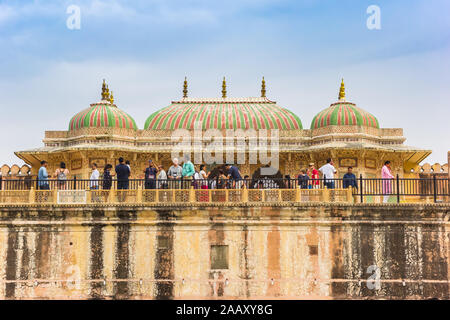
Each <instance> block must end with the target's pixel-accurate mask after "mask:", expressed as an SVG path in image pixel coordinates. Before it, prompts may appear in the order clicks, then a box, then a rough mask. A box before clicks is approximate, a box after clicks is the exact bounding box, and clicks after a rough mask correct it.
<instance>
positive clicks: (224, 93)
mask: <svg viewBox="0 0 450 320" xmlns="http://www.w3.org/2000/svg"><path fill="white" fill-rule="evenodd" d="M226 97H227V83H226V81H225V77H223V81H222V98H224V99H225V98H226Z"/></svg>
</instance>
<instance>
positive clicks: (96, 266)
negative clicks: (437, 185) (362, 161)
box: [0, 204, 450, 299]
mask: <svg viewBox="0 0 450 320" xmlns="http://www.w3.org/2000/svg"><path fill="white" fill-rule="evenodd" d="M449 211H450V205H449V204H430V205H428V204H427V205H417V204H416V205H412V204H411V205H410V204H400V205H390V204H388V205H369V204H366V205H347V204H302V205H291V206H289V207H286V206H285V207H281V206H270V207H268V206H263V205H262V206H249V205H239V206H236V207H224V206H220V205H215V206H213V205H212V206H209V207H208V206H202V207H195V206H189V205H188V204H187V205H186V206H184V207H177V208H175V207H170V206H159V207H158V206H155V207H144V206H136V205H135V206H95V205H92V206H86V205H85V206H53V205H48V206H38V205H26V206H25V205H24V206H19V205H16V206H11V205H9V206H6V205H4V206H0V299H42V298H51V299H58V298H59V299H61V298H62V299H80V298H81V299H89V298H102V299H110V298H118V299H155V298H156V299H177V298H188V299H189V298H202V299H203V298H206V299H216V298H249V299H256V298H286V299H297V298H320V299H322V298H324V299H346V298H362V299H366V298H369V299H373V298H394V299H397V298H412V299H420V298H439V299H449V298H450V297H449V282H448V281H449V272H450V258H449V250H450V247H449V233H450V223H449ZM371 266H373V267H371ZM368 268H372V269H369V272H368ZM377 268H378V269H377ZM374 272H375V273H374ZM377 273H379V275H380V282H376V283H369V287H370V286H371V285H372V289H370V288H369V287H368V284H367V279H368V278H369V277H370V276H371V275H372V277H373V274H375V275H376V274H377ZM378 283H379V284H380V286H379V287H377V284H378Z"/></svg>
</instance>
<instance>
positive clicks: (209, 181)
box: [38, 156, 394, 202]
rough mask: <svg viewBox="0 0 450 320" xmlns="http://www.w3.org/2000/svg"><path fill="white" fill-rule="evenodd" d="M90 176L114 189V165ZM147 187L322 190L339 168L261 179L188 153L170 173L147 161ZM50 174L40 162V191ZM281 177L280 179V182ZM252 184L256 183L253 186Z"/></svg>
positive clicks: (350, 182) (127, 170) (61, 172)
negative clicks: (198, 161) (213, 166)
mask: <svg viewBox="0 0 450 320" xmlns="http://www.w3.org/2000/svg"><path fill="white" fill-rule="evenodd" d="M118 162H119V163H118V164H117V165H116V167H115V168H114V171H115V176H116V180H117V189H118V190H127V189H129V187H130V175H131V167H130V162H129V161H125V160H124V159H123V158H119V159H118ZM91 169H92V172H91V175H90V179H89V188H90V189H93V190H95V189H100V187H101V188H102V189H106V190H108V189H111V187H112V184H113V175H112V174H111V171H112V170H113V166H112V165H111V164H106V165H105V167H104V169H103V173H102V174H100V171H99V170H98V166H97V164H96V163H92V165H91ZM143 173H144V187H145V189H180V188H181V189H188V188H190V187H194V188H196V189H240V188H242V187H244V186H245V187H247V188H249V187H257V188H261V189H276V188H293V187H298V188H301V189H320V188H323V187H326V188H328V189H334V188H335V187H336V185H335V184H336V178H335V175H336V174H337V170H336V168H335V166H334V163H333V160H332V159H327V161H326V164H325V165H323V166H322V167H320V168H319V169H316V168H315V164H314V163H310V164H309V166H308V168H305V169H301V170H300V174H299V175H298V176H297V179H296V180H297V181H295V180H293V179H291V177H290V176H285V178H284V179H277V178H268V177H267V176H264V177H263V176H261V177H258V178H256V179H255V178H254V177H252V179H249V176H244V177H242V175H241V172H240V171H239V168H238V167H237V166H234V165H231V164H227V165H225V166H224V167H222V168H219V169H216V170H215V172H214V170H213V171H211V172H207V170H206V165H205V164H201V165H200V166H198V167H197V166H195V165H194V164H193V163H192V162H191V161H190V158H189V156H185V157H184V158H183V161H182V164H180V163H179V160H178V159H177V158H175V159H173V160H172V165H171V166H170V167H169V169H168V170H167V172H166V171H165V169H164V167H163V166H162V165H155V163H154V162H153V161H152V160H149V161H148V167H147V168H146V169H145V170H144V172H143ZM68 176H69V170H68V169H67V168H66V164H65V163H64V162H61V164H60V167H59V168H58V169H56V171H55V174H54V177H55V179H56V185H57V188H58V189H66V188H67V187H68V186H67V182H68ZM381 176H382V178H383V180H382V189H383V194H384V195H385V197H384V202H387V201H388V200H387V199H388V198H389V194H391V193H392V183H391V180H392V179H393V178H394V176H393V175H392V173H391V169H390V161H386V162H385V164H384V166H383V168H382V170H381ZM49 178H50V176H49V174H48V172H47V162H46V161H42V162H41V168H40V169H39V173H38V187H39V189H41V190H49V189H50V185H49ZM279 180H281V181H279ZM252 184H253V185H252ZM342 187H343V188H345V189H346V188H349V187H352V188H354V189H356V190H357V189H358V182H357V179H356V176H355V174H354V173H353V168H352V167H348V168H347V172H346V173H345V174H344V175H343V178H342Z"/></svg>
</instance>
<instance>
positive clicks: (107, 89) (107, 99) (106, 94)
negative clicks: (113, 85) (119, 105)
mask: <svg viewBox="0 0 450 320" xmlns="http://www.w3.org/2000/svg"><path fill="white" fill-rule="evenodd" d="M105 98H106V99H105V100H106V101H109V88H108V85H106V92H105Z"/></svg>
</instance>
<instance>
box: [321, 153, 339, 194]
mask: <svg viewBox="0 0 450 320" xmlns="http://www.w3.org/2000/svg"><path fill="white" fill-rule="evenodd" d="M319 171H320V172H321V173H322V175H323V182H324V185H325V186H326V187H327V188H328V189H334V174H335V173H337V171H336V168H335V167H334V166H333V161H332V160H331V158H329V159H327V164H326V165H324V166H322V167H321V168H320V169H319Z"/></svg>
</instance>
